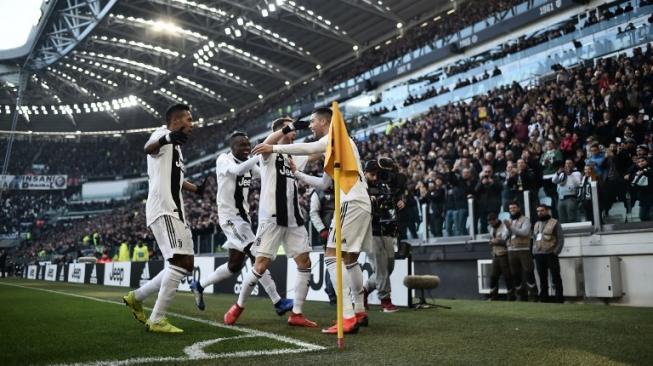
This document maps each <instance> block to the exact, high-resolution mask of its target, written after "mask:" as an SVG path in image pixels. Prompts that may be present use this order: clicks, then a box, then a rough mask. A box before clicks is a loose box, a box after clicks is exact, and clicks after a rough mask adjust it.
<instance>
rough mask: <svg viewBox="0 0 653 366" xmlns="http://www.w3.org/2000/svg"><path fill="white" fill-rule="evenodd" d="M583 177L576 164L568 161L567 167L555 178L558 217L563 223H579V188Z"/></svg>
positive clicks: (560, 170)
mask: <svg viewBox="0 0 653 366" xmlns="http://www.w3.org/2000/svg"><path fill="white" fill-rule="evenodd" d="M581 180H582V177H581V175H580V173H579V172H578V171H577V170H576V169H575V167H574V162H573V161H571V160H569V159H567V160H566V161H565V166H564V167H563V168H561V169H559V170H558V172H557V173H556V175H555V176H554V177H553V183H554V184H556V185H557V193H558V201H557V202H558V215H559V218H560V222H561V223H567V222H577V221H578V200H577V197H578V188H579V187H580V184H581Z"/></svg>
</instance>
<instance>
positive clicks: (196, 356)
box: [0, 282, 326, 366]
mask: <svg viewBox="0 0 653 366" xmlns="http://www.w3.org/2000/svg"><path fill="white" fill-rule="evenodd" d="M0 285H5V286H13V287H18V288H23V289H28V290H35V291H43V292H49V293H53V294H58V295H64V296H71V297H77V298H81V299H86V300H92V301H97V302H104V303H107V304H114V305H121V306H124V303H122V302H119V301H113V300H106V299H99V298H96V297H91V296H85V295H79V294H73V293H69V292H64V291H56V290H49V289H44V288H40V287H30V286H22V285H17V284H11V283H3V282H0ZM145 309H148V310H150V309H151V308H145ZM168 314H169V315H171V316H174V317H177V318H181V319H186V320H190V321H194V322H198V323H203V324H207V325H211V326H214V327H218V328H223V329H230V330H237V331H240V332H243V333H245V334H247V335H244V336H236V337H229V338H217V339H212V340H208V341H202V342H197V343H195V344H193V345H191V346H188V347H186V348H185V349H184V352H185V353H186V354H187V355H186V356H182V357H141V358H130V359H126V360H107V361H91V362H80V363H63V364H57V365H56V366H83V365H91V366H104V365H107V366H127V365H132V364H137V363H147V362H181V361H189V360H204V359H206V360H208V359H219V358H236V357H249V356H263V355H282V354H290V353H302V352H310V351H319V350H324V349H326V347H323V346H320V345H317V344H312V343H308V342H304V341H300V340H298V339H294V338H290V337H286V336H282V335H280V334H275V333H269V332H264V331H261V330H256V329H249V328H244V327H240V326H228V325H224V324H221V323H218V322H215V321H212V320H208V319H202V318H195V317H192V316H188V315H184V314H178V313H172V312H168ZM253 337H265V338H271V339H274V340H276V341H279V342H284V343H289V344H292V345H295V346H298V347H301V348H282V349H275V350H267V351H239V352H231V353H217V354H216V353H208V354H207V353H205V352H204V351H203V350H201V348H198V347H199V346H200V344H204V345H203V346H207V345H210V344H214V343H218V342H220V341H222V340H226V339H239V338H253ZM187 350H188V352H187Z"/></svg>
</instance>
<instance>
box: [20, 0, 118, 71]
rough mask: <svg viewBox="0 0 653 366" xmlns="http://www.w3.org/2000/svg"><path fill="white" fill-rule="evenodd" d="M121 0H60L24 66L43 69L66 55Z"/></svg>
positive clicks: (35, 69) (30, 68)
mask: <svg viewBox="0 0 653 366" xmlns="http://www.w3.org/2000/svg"><path fill="white" fill-rule="evenodd" d="M117 2H118V0H58V1H57V4H56V6H55V9H54V12H53V13H51V14H50V17H48V18H47V19H45V20H44V21H45V22H47V23H46V26H45V27H43V28H42V33H41V34H40V35H39V38H38V40H37V41H36V42H35V43H34V46H33V48H32V51H31V52H30V54H29V55H28V56H27V59H26V61H25V64H24V67H25V68H27V69H28V70H31V71H37V70H41V69H43V68H44V67H47V66H49V65H52V64H54V63H55V62H57V61H58V60H59V59H61V58H62V57H64V56H65V55H67V54H68V53H69V52H70V51H72V50H73V49H74V48H75V47H77V45H78V44H79V43H80V42H81V41H82V40H84V38H86V36H88V35H89V34H90V33H91V32H92V31H93V29H95V27H96V26H97V25H98V24H99V23H100V22H101V21H102V19H104V17H105V16H106V15H107V14H108V13H109V11H110V10H111V8H113V6H114V5H115V4H116V3H117Z"/></svg>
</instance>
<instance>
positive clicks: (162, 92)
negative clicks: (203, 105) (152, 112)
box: [153, 88, 190, 105]
mask: <svg viewBox="0 0 653 366" xmlns="http://www.w3.org/2000/svg"><path fill="white" fill-rule="evenodd" d="M153 93H154V94H157V95H160V96H162V97H164V98H165V99H168V100H170V101H172V102H174V103H183V104H188V105H190V103H188V101H187V100H186V99H184V98H182V97H180V96H179V95H177V94H175V93H173V92H171V91H170V90H168V89H166V88H159V89H157V90H154V91H153Z"/></svg>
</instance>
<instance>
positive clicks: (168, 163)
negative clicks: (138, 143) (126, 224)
mask: <svg viewBox="0 0 653 366" xmlns="http://www.w3.org/2000/svg"><path fill="white" fill-rule="evenodd" d="M168 133H170V130H168V129H167V128H166V127H165V126H164V127H161V128H159V129H157V130H156V131H154V132H153V133H152V135H151V136H150V139H149V140H148V141H147V143H146V144H145V146H147V145H148V144H150V143H151V142H154V141H158V140H159V139H160V138H161V137H162V136H165V135H166V134H168ZM185 172H186V168H185V167H184V156H183V155H182V153H181V146H180V145H173V144H167V145H164V146H162V147H161V148H160V149H159V152H158V153H156V154H149V155H147V175H148V183H149V190H148V193H147V203H146V204H145V219H146V223H147V226H150V225H152V223H154V221H155V220H156V219H157V218H158V217H160V216H162V215H170V216H174V217H177V218H179V220H181V221H182V222H184V223H185V222H186V215H185V212H184V200H183V198H182V195H181V187H182V185H183V183H184V173H185Z"/></svg>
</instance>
